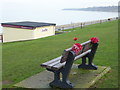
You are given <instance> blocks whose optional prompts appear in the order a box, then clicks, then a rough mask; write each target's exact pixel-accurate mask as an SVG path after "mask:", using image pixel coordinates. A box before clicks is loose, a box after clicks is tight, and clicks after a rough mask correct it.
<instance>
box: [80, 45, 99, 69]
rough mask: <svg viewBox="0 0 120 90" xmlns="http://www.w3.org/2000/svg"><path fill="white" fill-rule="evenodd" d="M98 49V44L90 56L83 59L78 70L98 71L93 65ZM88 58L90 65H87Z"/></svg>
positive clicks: (93, 47) (94, 46)
mask: <svg viewBox="0 0 120 90" xmlns="http://www.w3.org/2000/svg"><path fill="white" fill-rule="evenodd" d="M97 47H98V43H95V44H93V46H92V49H91V52H90V53H89V54H88V55H86V56H84V57H82V64H80V65H79V66H78V68H82V69H88V70H97V66H95V65H93V63H92V62H93V58H94V55H95V53H96V50H97ZM86 58H88V64H86Z"/></svg>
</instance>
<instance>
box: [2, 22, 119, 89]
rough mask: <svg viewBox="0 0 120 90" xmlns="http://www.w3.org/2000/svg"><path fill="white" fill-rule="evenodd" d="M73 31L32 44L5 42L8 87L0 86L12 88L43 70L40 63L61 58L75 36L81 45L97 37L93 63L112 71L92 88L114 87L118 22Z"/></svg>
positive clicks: (116, 77)
mask: <svg viewBox="0 0 120 90" xmlns="http://www.w3.org/2000/svg"><path fill="white" fill-rule="evenodd" d="M75 30H76V31H73V32H69V33H63V34H58V35H55V36H51V37H46V38H41V39H37V40H32V41H24V42H13V43H4V44H3V53H2V54H3V60H2V64H3V81H8V82H10V84H9V85H6V84H5V85H3V87H12V85H13V84H15V83H17V82H20V81H22V80H23V79H25V78H27V77H30V76H32V75H34V74H36V73H39V72H41V71H43V70H45V69H44V68H41V67H40V64H41V63H43V62H45V61H49V60H50V59H53V58H56V57H58V56H60V55H61V54H62V52H63V50H64V49H66V48H69V47H71V46H72V45H73V37H78V38H79V40H78V41H77V42H80V43H82V42H84V41H87V40H89V39H90V38H91V37H99V39H100V44H99V48H98V50H97V54H96V56H95V58H94V64H96V65H101V66H110V67H111V68H112V70H111V71H110V72H109V73H108V74H106V75H105V76H104V77H103V78H102V79H101V80H99V81H98V82H97V84H96V85H94V86H93V87H97V88H117V87H118V21H117V20H116V21H110V22H104V23H102V24H94V25H89V26H86V27H85V28H83V29H80V28H75ZM80 61H81V60H79V61H77V63H80Z"/></svg>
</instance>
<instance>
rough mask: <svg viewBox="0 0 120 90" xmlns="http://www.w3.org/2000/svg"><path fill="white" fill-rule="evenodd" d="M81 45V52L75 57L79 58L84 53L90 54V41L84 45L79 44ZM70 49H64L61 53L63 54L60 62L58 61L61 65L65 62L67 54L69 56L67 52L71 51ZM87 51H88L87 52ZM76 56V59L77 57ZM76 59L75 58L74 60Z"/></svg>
mask: <svg viewBox="0 0 120 90" xmlns="http://www.w3.org/2000/svg"><path fill="white" fill-rule="evenodd" d="M81 45H82V47H83V48H82V50H81V51H80V53H79V54H78V55H77V56H80V57H82V56H84V53H85V54H86V53H89V52H90V50H91V48H92V45H93V44H92V42H91V40H89V41H86V42H84V43H82V44H81ZM71 49H72V48H68V49H65V50H64V52H63V54H62V58H61V60H60V63H63V62H65V61H66V60H67V57H68V54H69V51H71ZM88 50H89V51H88ZM77 56H76V57H77ZM76 59H77V58H76Z"/></svg>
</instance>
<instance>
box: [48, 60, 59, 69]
mask: <svg viewBox="0 0 120 90" xmlns="http://www.w3.org/2000/svg"><path fill="white" fill-rule="evenodd" d="M58 63H60V60H58V61H56V62H54V63H51V64H49V65H48V66H47V68H51V67H53V66H54V65H56V64H58Z"/></svg>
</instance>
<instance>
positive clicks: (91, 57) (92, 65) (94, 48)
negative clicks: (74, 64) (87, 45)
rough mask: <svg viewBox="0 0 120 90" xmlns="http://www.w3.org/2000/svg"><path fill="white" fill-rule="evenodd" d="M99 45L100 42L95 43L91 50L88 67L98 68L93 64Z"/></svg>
mask: <svg viewBox="0 0 120 90" xmlns="http://www.w3.org/2000/svg"><path fill="white" fill-rule="evenodd" d="M97 47H98V43H95V44H93V46H92V50H91V52H90V53H89V54H88V69H93V70H97V66H95V65H94V64H93V59H94V56H95V53H96V50H97Z"/></svg>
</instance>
